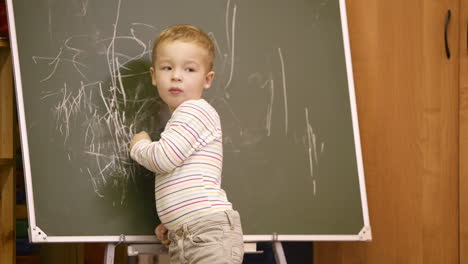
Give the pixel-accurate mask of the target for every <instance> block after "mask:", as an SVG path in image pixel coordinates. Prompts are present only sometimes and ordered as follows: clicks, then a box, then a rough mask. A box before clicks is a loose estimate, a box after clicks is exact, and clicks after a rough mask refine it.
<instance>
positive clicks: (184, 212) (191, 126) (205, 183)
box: [130, 99, 232, 230]
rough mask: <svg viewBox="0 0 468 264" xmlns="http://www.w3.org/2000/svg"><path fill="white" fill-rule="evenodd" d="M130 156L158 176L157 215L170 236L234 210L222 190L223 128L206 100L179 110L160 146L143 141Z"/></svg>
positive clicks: (158, 142)
mask: <svg viewBox="0 0 468 264" xmlns="http://www.w3.org/2000/svg"><path fill="white" fill-rule="evenodd" d="M130 155H131V157H132V158H133V159H134V160H135V161H137V162H138V163H139V164H141V165H143V166H144V167H146V168H147V169H149V170H151V171H153V172H155V173H156V181H155V197H156V209H157V212H158V216H159V218H160V220H161V222H162V223H163V224H164V225H165V226H166V228H168V229H169V230H174V229H177V228H179V227H180V226H181V225H182V224H184V223H186V222H189V221H190V222H191V221H194V220H196V219H197V218H200V217H202V216H205V215H208V214H211V213H214V212H218V211H225V210H229V209H232V205H231V203H230V202H229V201H228V199H227V197H226V193H225V192H224V190H223V189H222V188H221V172H222V165H223V143H222V131H221V124H220V120H219V116H218V113H217V112H216V110H215V109H214V108H213V107H212V106H211V105H210V104H209V103H208V102H206V101H205V100H203V99H198V100H189V101H186V102H184V103H182V104H181V105H179V107H177V108H176V110H175V111H174V112H173V114H172V117H171V119H170V120H169V121H168V123H167V124H166V127H165V129H164V131H163V132H162V133H161V138H160V140H159V141H154V142H151V141H149V140H141V141H138V142H137V144H135V145H134V146H133V148H132V149H131V152H130Z"/></svg>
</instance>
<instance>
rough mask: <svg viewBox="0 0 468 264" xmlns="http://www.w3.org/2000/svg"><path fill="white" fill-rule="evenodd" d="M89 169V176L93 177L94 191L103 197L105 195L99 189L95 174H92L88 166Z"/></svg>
mask: <svg viewBox="0 0 468 264" xmlns="http://www.w3.org/2000/svg"><path fill="white" fill-rule="evenodd" d="M87 170H88V174H89V176H90V177H91V183H92V184H93V189H94V192H95V193H96V194H97V195H98V196H99V197H101V198H103V197H104V195H102V194H101V193H100V192H99V189H98V187H97V184H96V180H95V179H94V177H93V174H91V171H90V170H89V168H87Z"/></svg>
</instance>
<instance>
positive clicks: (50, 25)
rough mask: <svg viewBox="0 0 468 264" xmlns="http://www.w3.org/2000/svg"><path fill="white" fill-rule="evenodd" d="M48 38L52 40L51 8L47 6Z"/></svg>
mask: <svg viewBox="0 0 468 264" xmlns="http://www.w3.org/2000/svg"><path fill="white" fill-rule="evenodd" d="M48 15H49V21H48V22H49V39H50V40H52V9H51V8H50V7H49V14H48Z"/></svg>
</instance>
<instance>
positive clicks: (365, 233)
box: [7, 0, 372, 243]
mask: <svg viewBox="0 0 468 264" xmlns="http://www.w3.org/2000/svg"><path fill="white" fill-rule="evenodd" d="M12 1H13V0H7V9H8V23H9V26H10V40H11V48H12V55H13V65H14V77H15V87H16V89H15V90H16V99H17V111H18V112H17V113H18V119H19V120H18V121H19V127H20V136H21V146H22V149H23V151H22V159H23V166H24V178H25V185H26V196H27V197H26V198H27V211H28V220H29V239H30V241H31V242H33V243H54V242H133V243H145V242H158V241H157V239H156V238H155V236H126V235H125V234H122V235H120V236H48V235H47V234H46V233H45V232H43V231H42V230H41V228H40V227H39V226H37V225H36V216H35V214H36V213H35V204H34V197H33V193H34V190H33V186H32V179H31V167H30V157H29V151H28V150H29V148H28V137H27V130H26V121H25V108H24V101H23V90H22V80H21V67H20V62H19V55H18V43H17V35H16V28H15V18H14V16H15V14H14V10H13V3H12ZM339 5H340V15H341V26H342V34H343V41H344V49H345V50H344V52H345V60H346V71H347V77H348V88H349V95H350V98H349V101H350V106H351V114H352V124H353V132H354V143H355V151H356V159H357V160H356V163H357V169H358V176H359V187H360V195H361V205H362V216H363V222H364V226H363V227H362V229H361V231H360V232H359V233H358V234H353V235H287V234H265V235H248V234H246V235H244V241H245V242H257V241H369V240H371V239H372V234H371V227H370V221H369V214H368V203H367V195H366V187H365V178H364V168H363V161H362V151H361V141H360V136H359V135H360V133H359V123H358V116H357V106H356V99H355V90H354V79H353V70H352V60H351V48H350V43H349V32H348V23H347V12H346V2H345V0H339Z"/></svg>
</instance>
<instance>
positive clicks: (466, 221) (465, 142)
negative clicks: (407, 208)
mask: <svg viewBox="0 0 468 264" xmlns="http://www.w3.org/2000/svg"><path fill="white" fill-rule="evenodd" d="M460 5H461V6H460V31H459V32H460V189H459V190H460V191H459V194H460V264H468V2H467V1H461V2H460Z"/></svg>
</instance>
